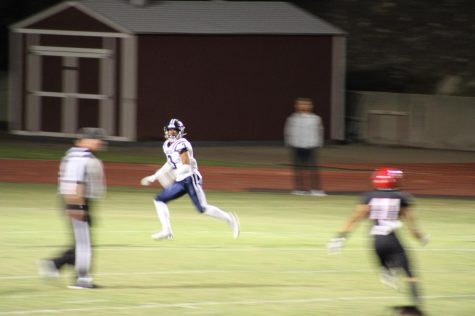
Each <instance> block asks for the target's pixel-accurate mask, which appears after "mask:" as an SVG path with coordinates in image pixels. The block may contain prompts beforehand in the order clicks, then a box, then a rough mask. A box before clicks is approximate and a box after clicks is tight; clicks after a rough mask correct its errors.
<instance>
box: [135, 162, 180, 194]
mask: <svg viewBox="0 0 475 316" xmlns="http://www.w3.org/2000/svg"><path fill="white" fill-rule="evenodd" d="M175 179H176V176H175V172H174V171H173V168H172V166H171V165H170V164H169V163H167V162H165V163H164V164H163V166H162V167H161V168H160V169H158V170H157V171H156V172H155V173H154V174H152V175H150V176H146V177H144V178H142V180H140V184H142V185H143V186H147V185H150V184H151V183H153V182H155V181H158V182H160V185H161V186H162V187H164V188H166V187H168V186H170V185H171V184H172V183H173V182H175Z"/></svg>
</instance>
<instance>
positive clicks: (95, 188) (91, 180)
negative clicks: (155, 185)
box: [40, 127, 106, 289]
mask: <svg viewBox="0 0 475 316" xmlns="http://www.w3.org/2000/svg"><path fill="white" fill-rule="evenodd" d="M104 137H105V132H104V130H102V129H100V128H94V127H85V128H82V129H81V130H80V131H79V137H78V139H77V140H76V141H75V144H74V146H73V147H72V148H70V149H69V150H68V151H67V152H66V155H65V156H64V157H63V159H62V161H61V165H60V169H59V179H58V189H59V193H60V194H61V196H62V199H63V203H64V209H65V213H66V215H67V217H68V219H69V221H70V222H71V228H72V231H73V236H74V245H73V246H72V247H70V248H69V249H67V250H66V251H65V252H63V253H62V254H61V255H60V256H58V257H56V258H53V259H48V260H41V261H40V275H42V276H44V277H58V276H59V271H60V270H61V268H62V267H63V266H65V265H71V266H74V267H75V270H76V274H77V281H76V282H75V283H74V284H73V285H71V286H69V288H78V289H91V288H95V287H96V286H95V285H94V283H93V282H92V277H91V274H90V269H91V257H92V251H91V233H90V228H91V210H90V207H91V205H90V202H91V200H92V199H95V198H99V197H101V196H103V195H104V193H105V190H106V186H105V178H104V167H103V165H102V162H101V161H100V160H99V159H98V158H97V157H96V156H95V155H94V152H96V151H99V150H102V149H104V147H105V142H104Z"/></svg>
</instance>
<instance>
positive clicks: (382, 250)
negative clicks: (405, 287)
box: [374, 233, 414, 277]
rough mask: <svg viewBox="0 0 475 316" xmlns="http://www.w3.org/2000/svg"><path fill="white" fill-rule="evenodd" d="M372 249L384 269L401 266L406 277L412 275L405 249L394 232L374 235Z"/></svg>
mask: <svg viewBox="0 0 475 316" xmlns="http://www.w3.org/2000/svg"><path fill="white" fill-rule="evenodd" d="M374 249H375V251H376V254H377V256H378V259H379V263H380V264H381V266H383V267H385V268H386V269H391V268H401V269H402V270H404V272H405V273H406V275H407V276H408V277H414V275H413V273H412V270H411V266H410V264H409V259H408V257H407V254H406V251H405V250H404V247H403V246H402V244H401V242H400V241H399V239H398V238H397V236H396V234H394V233H392V234H389V235H387V236H377V235H376V236H374Z"/></svg>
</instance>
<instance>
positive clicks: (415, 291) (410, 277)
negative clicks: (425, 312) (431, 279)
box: [397, 246, 421, 305]
mask: <svg viewBox="0 0 475 316" xmlns="http://www.w3.org/2000/svg"><path fill="white" fill-rule="evenodd" d="M397 256H398V261H399V263H400V266H401V268H402V269H403V271H404V272H405V274H406V280H405V281H406V282H407V284H408V286H409V290H410V293H411V298H412V301H413V302H414V304H416V305H420V304H421V296H420V289H419V282H418V280H417V278H416V276H415V275H414V273H413V272H412V268H411V265H410V263H409V258H408V257H407V253H406V251H405V249H404V247H402V246H401V252H400V253H398V254H397Z"/></svg>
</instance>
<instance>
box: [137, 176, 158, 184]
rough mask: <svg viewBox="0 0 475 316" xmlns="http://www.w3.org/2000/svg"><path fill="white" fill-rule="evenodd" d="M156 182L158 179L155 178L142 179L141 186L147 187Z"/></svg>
mask: <svg viewBox="0 0 475 316" xmlns="http://www.w3.org/2000/svg"><path fill="white" fill-rule="evenodd" d="M155 180H156V179H155V177H154V176H147V177H144V178H142V180H140V184H141V185H143V186H147V185H150V183H152V182H155Z"/></svg>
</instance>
